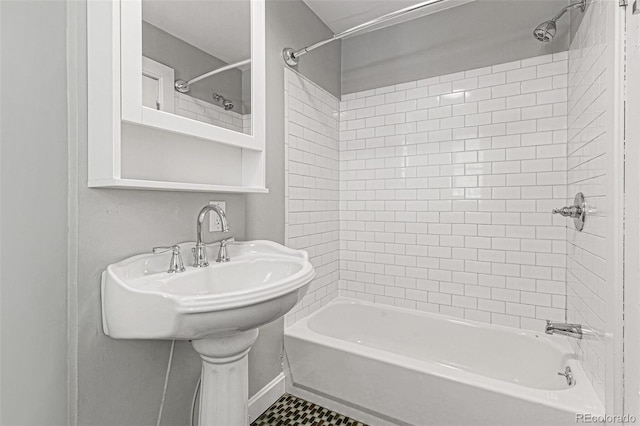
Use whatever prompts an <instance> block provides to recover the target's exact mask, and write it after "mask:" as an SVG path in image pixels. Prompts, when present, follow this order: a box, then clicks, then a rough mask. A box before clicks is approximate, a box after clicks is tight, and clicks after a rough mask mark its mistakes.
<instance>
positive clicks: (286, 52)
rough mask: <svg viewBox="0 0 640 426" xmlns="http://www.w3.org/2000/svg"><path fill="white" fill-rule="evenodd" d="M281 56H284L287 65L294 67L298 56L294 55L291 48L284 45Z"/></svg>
mask: <svg viewBox="0 0 640 426" xmlns="http://www.w3.org/2000/svg"><path fill="white" fill-rule="evenodd" d="M282 57H283V58H284V61H285V62H286V63H287V65H289V66H290V67H295V66H296V65H298V58H297V57H296V56H295V55H294V51H293V49H292V48H290V47H286V48H284V49H283V50H282Z"/></svg>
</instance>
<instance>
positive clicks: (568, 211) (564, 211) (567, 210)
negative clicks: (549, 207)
mask: <svg viewBox="0 0 640 426" xmlns="http://www.w3.org/2000/svg"><path fill="white" fill-rule="evenodd" d="M553 214H559V215H562V216H564V217H580V215H581V214H582V208H581V207H580V206H570V207H563V208H561V209H553Z"/></svg>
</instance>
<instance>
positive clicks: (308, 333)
mask: <svg viewBox="0 0 640 426" xmlns="http://www.w3.org/2000/svg"><path fill="white" fill-rule="evenodd" d="M338 304H343V305H365V306H370V307H374V308H377V309H387V310H391V311H396V312H401V313H406V314H410V315H415V316H418V317H426V318H430V319H434V320H437V321H454V322H456V323H463V324H465V323H466V324H468V325H471V326H474V327H480V328H485V329H491V330H500V331H503V332H506V333H508V334H519V335H521V334H523V333H524V334H526V335H533V334H537V335H539V337H538V339H540V340H539V341H540V342H541V343H542V344H549V345H552V346H554V347H556V348H557V349H559V350H561V351H563V352H565V353H567V354H571V355H575V357H572V358H569V359H568V360H567V365H569V366H570V367H571V370H572V372H573V374H574V378H575V379H576V384H575V385H574V386H572V387H570V388H568V389H560V390H547V389H539V388H533V387H529V386H525V385H521V384H518V383H514V382H508V381H504V380H500V379H497V378H493V377H489V376H484V375H481V374H477V373H474V372H471V371H465V370H460V369H454V368H452V367H450V366H444V365H443V364H440V363H437V362H433V361H431V362H430V361H425V360H419V359H416V358H412V357H410V356H406V355H401V354H397V353H394V352H389V351H385V350H383V349H378V348H374V347H371V346H365V345H358V344H355V343H353V342H349V341H346V340H342V339H339V338H336V337H332V336H328V335H324V334H320V333H317V332H315V331H314V330H312V329H311V328H310V327H309V325H308V323H309V321H310V320H311V319H312V318H313V317H315V316H316V315H319V314H321V313H322V312H324V311H325V310H327V309H329V308H330V307H331V306H334V305H338ZM540 334H541V333H537V332H535V331H533V330H523V329H517V328H512V327H507V326H502V325H498V324H487V323H483V322H479V321H473V320H467V319H461V318H457V317H452V316H448V315H444V314H436V313H432V312H424V311H417V310H413V309H407V308H402V307H397V306H391V305H386V304H379V303H372V302H367V301H363V300H359V299H352V298H347V297H343V296H340V297H337V298H335V299H332V300H331V301H330V302H329V303H327V304H326V305H324V306H322V307H321V308H320V309H318V310H317V311H315V312H313V313H311V314H309V315H307V316H306V317H304V318H302V319H300V320H299V321H297V322H296V323H294V324H292V325H290V326H288V327H286V328H285V330H284V342H285V343H284V346H285V356H286V357H287V358H288V354H287V350H286V346H287V345H286V342H287V338H294V339H299V340H302V341H305V342H308V343H311V344H317V345H321V346H324V347H327V348H330V349H338V350H342V351H345V352H347V353H350V354H352V355H356V356H361V357H365V358H368V359H371V360H374V361H378V362H384V363H388V364H391V365H394V366H396V367H399V368H404V369H411V370H414V371H417V372H419V373H423V374H430V375H433V376H436V377H439V378H442V379H447V380H454V381H457V382H459V383H462V384H465V385H468V386H472V387H475V388H480V389H483V390H486V391H491V392H495V393H498V394H506V395H509V396H512V397H513V396H515V395H517V397H518V398H521V399H523V400H526V401H527V402H530V403H537V404H544V405H547V406H549V407H552V408H555V409H558V410H563V411H567V412H574V413H589V414H593V415H604V414H605V410H604V405H603V404H602V401H600V399H599V398H598V396H597V394H596V392H595V390H594V388H593V385H592V384H591V383H590V381H589V380H588V378H587V376H586V373H585V372H584V369H583V368H582V365H581V364H580V361H579V359H578V356H577V354H575V352H574V351H573V349H572V347H571V345H570V344H569V341H568V340H567V338H566V337H562V336H547V335H544V334H543V333H542V335H540ZM289 362H290V360H288V362H287V364H289ZM288 370H289V371H287V375H289V376H290V377H289V379H290V381H291V383H292V384H293V385H294V386H296V382H295V380H294V377H293V376H292V374H291V371H290V369H289V368H288Z"/></svg>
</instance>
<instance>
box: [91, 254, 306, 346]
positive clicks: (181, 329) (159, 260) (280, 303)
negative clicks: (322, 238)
mask: <svg viewBox="0 0 640 426" xmlns="http://www.w3.org/2000/svg"><path fill="white" fill-rule="evenodd" d="M194 245H195V243H183V244H180V247H181V250H180V252H181V254H182V258H183V259H184V262H185V265H189V266H187V270H186V271H185V272H182V273H177V274H170V273H168V272H166V271H167V267H168V265H169V261H170V258H171V253H166V254H160V255H159V254H151V253H149V254H142V255H139V256H134V257H131V258H129V259H125V260H123V261H121V262H118V263H114V264H112V265H109V266H108V267H107V269H106V271H104V273H103V275H102V312H103V328H104V332H105V334H107V335H109V336H111V337H113V338H117V339H189V340H191V339H194V340H195V339H204V338H215V337H220V336H226V335H231V334H234V333H238V332H242V331H247V330H252V329H255V328H258V327H260V326H262V325H264V324H266V323H269V322H271V321H273V320H275V319H277V318H279V317H281V316H282V315H284V314H285V313H287V312H288V311H289V310H290V309H291V308H293V306H294V305H295V304H296V303H297V302H298V301H300V299H301V298H302V296H304V293H305V292H306V290H307V288H308V286H309V283H310V281H311V280H312V279H313V277H314V276H315V271H314V269H313V266H312V265H311V264H310V263H309V258H308V255H307V253H306V252H305V251H303V250H292V249H289V248H287V247H284V246H282V245H280V244H277V243H274V242H271V241H249V242H231V243H229V244H228V246H227V250H228V253H229V256H230V257H231V261H230V262H227V263H216V262H215V261H212V262H211V265H210V266H208V267H205V268H195V267H193V266H190V264H191V263H192V259H193V258H192V255H191V249H192V247H194ZM217 252H218V245H217V244H212V245H210V246H207V254H208V257H209V259H216V257H217Z"/></svg>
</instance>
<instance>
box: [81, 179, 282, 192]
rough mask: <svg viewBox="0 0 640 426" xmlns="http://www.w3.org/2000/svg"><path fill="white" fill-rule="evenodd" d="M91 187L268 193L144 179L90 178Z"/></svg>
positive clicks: (248, 189) (239, 188) (250, 188)
mask: <svg viewBox="0 0 640 426" xmlns="http://www.w3.org/2000/svg"><path fill="white" fill-rule="evenodd" d="M89 187H90V188H122V189H147V190H152V191H187V192H234V193H258V194H266V193H268V192H269V190H268V189H267V188H255V187H245V186H232V185H209V184H201V183H189V182H164V181H157V180H142V179H100V180H90V181H89Z"/></svg>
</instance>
